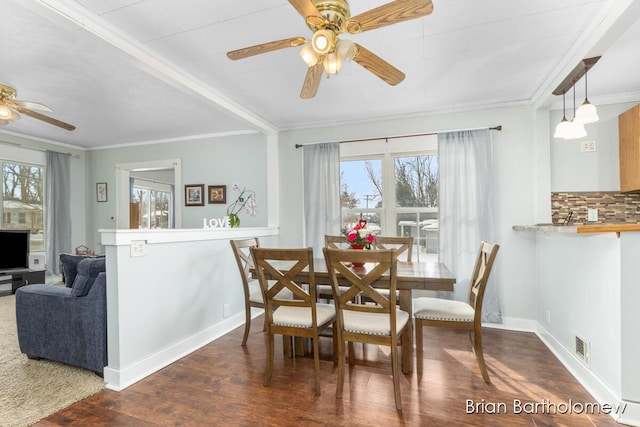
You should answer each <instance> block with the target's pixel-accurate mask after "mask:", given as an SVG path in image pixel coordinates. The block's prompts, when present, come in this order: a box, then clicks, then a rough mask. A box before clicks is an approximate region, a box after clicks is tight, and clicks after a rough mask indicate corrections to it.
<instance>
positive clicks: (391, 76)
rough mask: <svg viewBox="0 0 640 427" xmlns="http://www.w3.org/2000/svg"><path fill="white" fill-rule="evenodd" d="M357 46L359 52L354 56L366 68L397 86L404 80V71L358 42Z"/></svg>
mask: <svg viewBox="0 0 640 427" xmlns="http://www.w3.org/2000/svg"><path fill="white" fill-rule="evenodd" d="M356 47H357V48H358V53H356V55H355V56H354V57H353V60H354V61H356V62H357V63H358V64H360V65H362V66H363V67H364V68H366V69H367V70H369V71H371V72H372V73H373V74H375V75H376V76H378V77H380V78H381V79H382V80H384V81H385V82H387V83H388V84H390V85H391V86H395V85H397V84H398V83H400V82H401V81H403V80H404V73H403V72H402V71H400V70H398V69H397V68H396V67H394V66H393V65H391V64H389V63H388V62H387V61H385V60H384V59H382V58H380V57H379V56H378V55H376V54H375V53H372V52H371V51H369V50H367V49H365V48H364V47H362V46H360V45H359V44H357V43H356Z"/></svg>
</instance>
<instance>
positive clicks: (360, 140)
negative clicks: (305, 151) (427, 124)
mask: <svg viewBox="0 0 640 427" xmlns="http://www.w3.org/2000/svg"><path fill="white" fill-rule="evenodd" d="M479 129H485V128H479ZM488 129H489V130H497V131H498V132H499V131H501V130H502V125H498V126H493V127H490V128H488ZM465 130H474V129H465ZM443 132H451V131H443ZM443 132H428V133H414V134H410V135H396V136H379V137H377V138H362V139H345V140H344V141H338V143H339V144H348V143H349V142H366V141H378V140H380V139H384V140H385V141H386V140H389V139H398V138H412V137H415V136H430V135H438V134H439V133H443ZM309 144H320V143H319V142H312V143H309ZM309 144H296V148H300V147H304V146H305V145H309Z"/></svg>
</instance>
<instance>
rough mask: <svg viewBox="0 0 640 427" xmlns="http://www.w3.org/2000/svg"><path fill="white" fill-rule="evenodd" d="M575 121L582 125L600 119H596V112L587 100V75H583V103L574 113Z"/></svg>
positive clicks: (594, 107)
mask: <svg viewBox="0 0 640 427" xmlns="http://www.w3.org/2000/svg"><path fill="white" fill-rule="evenodd" d="M574 120H576V121H579V122H580V123H582V124H585V125H586V124H588V123H595V122H597V121H598V120H600V118H599V117H598V112H597V111H596V106H595V105H593V104H592V103H590V102H589V98H588V97H587V73H586V72H585V73H584V102H583V103H582V105H581V106H580V108H578V111H576V117H575V119H574Z"/></svg>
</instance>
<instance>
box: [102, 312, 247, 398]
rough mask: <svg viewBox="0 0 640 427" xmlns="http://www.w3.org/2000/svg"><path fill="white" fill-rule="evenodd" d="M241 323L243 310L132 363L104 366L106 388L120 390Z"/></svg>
mask: <svg viewBox="0 0 640 427" xmlns="http://www.w3.org/2000/svg"><path fill="white" fill-rule="evenodd" d="M243 324H244V312H240V313H237V314H235V315H233V316H231V317H229V318H227V319H224V320H223V321H222V322H220V323H218V324H216V325H214V326H211V327H210V328H208V329H206V330H204V331H202V332H200V333H198V334H195V335H193V336H191V337H189V338H187V339H185V340H184V341H181V342H179V343H176V344H174V345H172V346H171V347H169V348H166V349H164V350H162V351H160V352H158V353H155V354H153V355H151V356H150V357H148V358H146V359H144V360H141V361H139V362H138V363H136V364H134V365H131V366H127V367H124V368H115V367H111V366H107V367H105V368H104V380H105V382H106V388H108V389H110V390H114V391H122V390H124V389H125V388H127V387H129V386H130V385H132V384H134V383H136V382H138V381H140V380H141V379H143V378H145V377H148V376H149V375H151V374H153V373H154V372H157V371H159V370H160V369H162V368H164V367H166V366H168V365H170V364H171V363H173V362H175V361H176V360H179V359H181V358H183V357H185V356H186V355H188V354H189V353H192V352H194V351H196V350H197V349H199V348H201V347H203V346H205V345H207V344H209V343H210V342H212V341H214V340H216V339H218V338H220V337H221V336H223V335H225V334H227V333H229V332H231V331H232V330H234V329H235V328H237V327H238V326H240V325H243Z"/></svg>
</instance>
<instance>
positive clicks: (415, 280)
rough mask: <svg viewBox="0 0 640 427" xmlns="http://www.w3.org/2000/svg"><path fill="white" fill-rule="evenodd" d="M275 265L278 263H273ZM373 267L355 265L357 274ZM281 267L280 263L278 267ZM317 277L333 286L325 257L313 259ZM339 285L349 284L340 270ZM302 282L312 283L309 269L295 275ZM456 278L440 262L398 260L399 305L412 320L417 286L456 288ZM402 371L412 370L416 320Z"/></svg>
mask: <svg viewBox="0 0 640 427" xmlns="http://www.w3.org/2000/svg"><path fill="white" fill-rule="evenodd" d="M274 265H277V264H275V263H274ZM290 266H291V265H290V263H289V264H288V265H287V263H283V264H282V268H281V271H286V270H288V269H289V267H290ZM373 267H374V264H365V265H364V266H363V267H352V268H354V269H357V270H356V272H357V273H358V274H362V275H364V274H367V272H368V271H369V270H370V269H371V268H373ZM278 268H279V269H280V266H278ZM313 269H314V280H315V284H316V286H318V285H330V284H331V279H330V277H329V270H328V269H327V265H326V263H325V260H324V258H314V261H313ZM386 277H387V280H385V276H382V278H381V280H379V281H377V282H376V284H375V285H374V287H377V288H380V289H388V288H389V280H388V275H387V276H386ZM337 278H338V284H341V283H344V284H345V285H348V283H347V281H346V278H344V277H342V276H341V275H340V274H339V273H338V276H337ZM295 280H297V281H298V282H300V283H309V270H308V269H304V270H303V271H301V272H300V273H298V274H297V275H296V277H295ZM455 283H456V279H455V277H454V276H453V274H452V273H451V271H449V269H448V268H447V266H446V265H445V264H443V263H440V262H406V261H398V264H397V276H396V288H397V290H398V297H399V298H398V305H399V307H400V309H401V310H404V311H406V312H407V313H409V318H410V319H413V304H412V291H413V290H414V289H419V290H429V291H448V292H452V291H453V286H454V284H455ZM401 348H402V372H403V373H405V374H410V373H412V372H413V322H409V324H408V325H407V327H406V328H405V331H404V334H403V336H402V344H401Z"/></svg>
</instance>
